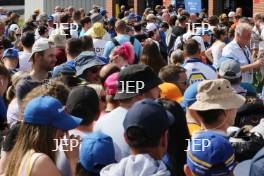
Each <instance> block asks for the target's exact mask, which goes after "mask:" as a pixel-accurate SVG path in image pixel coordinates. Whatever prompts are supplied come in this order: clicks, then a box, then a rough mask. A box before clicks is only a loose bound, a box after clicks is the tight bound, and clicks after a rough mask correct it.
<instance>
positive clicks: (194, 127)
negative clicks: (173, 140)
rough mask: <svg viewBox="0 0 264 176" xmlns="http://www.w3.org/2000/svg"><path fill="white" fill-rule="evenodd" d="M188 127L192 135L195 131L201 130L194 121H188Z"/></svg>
mask: <svg viewBox="0 0 264 176" xmlns="http://www.w3.org/2000/svg"><path fill="white" fill-rule="evenodd" d="M187 125H188V128H189V132H190V135H191V136H192V135H193V134H194V133H197V132H199V131H201V126H200V125H198V124H196V123H188V124H187Z"/></svg>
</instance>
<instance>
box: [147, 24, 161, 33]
mask: <svg viewBox="0 0 264 176" xmlns="http://www.w3.org/2000/svg"><path fill="white" fill-rule="evenodd" d="M146 29H147V32H150V31H154V30H156V29H158V26H157V25H156V24H154V23H148V24H147V27H146Z"/></svg>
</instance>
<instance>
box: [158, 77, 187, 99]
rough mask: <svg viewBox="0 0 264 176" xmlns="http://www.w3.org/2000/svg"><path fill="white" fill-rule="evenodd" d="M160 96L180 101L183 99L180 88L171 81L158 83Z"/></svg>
mask: <svg viewBox="0 0 264 176" xmlns="http://www.w3.org/2000/svg"><path fill="white" fill-rule="evenodd" d="M159 88H160V90H161V92H160V97H161V98H165V99H168V100H173V101H176V102H178V103H180V102H181V101H182V100H183V96H182V93H181V91H180V89H179V88H178V87H177V86H176V85H175V84H173V83H167V82H165V83H162V84H160V85H159Z"/></svg>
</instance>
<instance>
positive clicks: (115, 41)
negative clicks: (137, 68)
mask: <svg viewBox="0 0 264 176" xmlns="http://www.w3.org/2000/svg"><path fill="white" fill-rule="evenodd" d="M112 42H113V44H114V45H115V47H117V46H120V43H119V42H118V41H117V40H116V38H112ZM129 42H130V43H131V45H134V42H135V37H133V36H131V37H130V40H129ZM138 62H139V57H138V56H137V55H136V53H135V60H134V63H133V64H137V63H138Z"/></svg>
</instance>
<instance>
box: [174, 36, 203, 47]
mask: <svg viewBox="0 0 264 176" xmlns="http://www.w3.org/2000/svg"><path fill="white" fill-rule="evenodd" d="M192 35H193V33H192V32H187V33H185V34H183V36H179V37H177V39H176V41H175V44H174V50H177V47H178V45H179V44H180V43H182V41H183V42H186V41H187V40H188V39H194V40H196V41H197V42H198V43H199V44H200V47H201V51H202V52H204V51H205V45H204V41H203V38H202V37H201V36H198V35H193V36H192ZM181 38H182V39H181Z"/></svg>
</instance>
